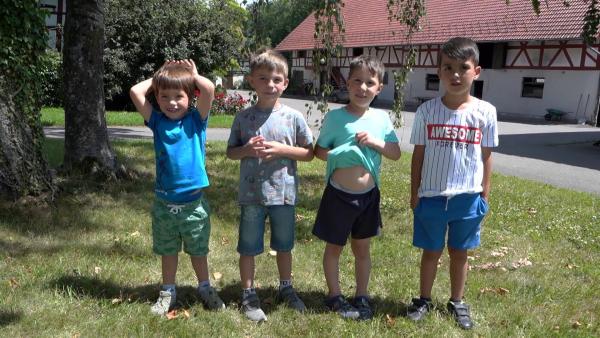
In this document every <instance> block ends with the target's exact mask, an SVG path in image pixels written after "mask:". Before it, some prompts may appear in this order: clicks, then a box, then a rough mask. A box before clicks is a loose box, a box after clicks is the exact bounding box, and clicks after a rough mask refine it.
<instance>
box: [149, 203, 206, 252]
mask: <svg viewBox="0 0 600 338" xmlns="http://www.w3.org/2000/svg"><path fill="white" fill-rule="evenodd" d="M209 212H210V209H209V207H208V202H207V201H206V199H205V198H204V196H202V197H201V198H200V199H198V200H195V201H193V202H189V203H183V204H175V203H170V202H168V201H165V200H163V199H160V198H155V200H154V206H153V207H152V250H153V251H154V253H155V254H157V255H161V256H175V255H177V254H179V251H181V244H182V243H183V251H184V252H185V253H187V254H189V255H190V256H206V255H207V254H208V239H209V237H210V217H209Z"/></svg>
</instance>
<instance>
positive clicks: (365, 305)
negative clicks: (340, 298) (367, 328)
mask: <svg viewBox="0 0 600 338" xmlns="http://www.w3.org/2000/svg"><path fill="white" fill-rule="evenodd" d="M352 305H353V306H354V307H355V308H356V310H358V313H360V317H358V319H360V320H367V319H371V318H373V310H371V305H370V304H369V298H368V297H366V296H358V297H355V298H354V300H353V302H352Z"/></svg>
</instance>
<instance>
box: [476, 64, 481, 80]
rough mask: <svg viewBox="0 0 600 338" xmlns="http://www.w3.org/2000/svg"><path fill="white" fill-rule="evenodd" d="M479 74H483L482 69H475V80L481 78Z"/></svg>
mask: <svg viewBox="0 0 600 338" xmlns="http://www.w3.org/2000/svg"><path fill="white" fill-rule="evenodd" d="M479 74H481V67H480V66H477V67H475V79H477V78H478V77H479Z"/></svg>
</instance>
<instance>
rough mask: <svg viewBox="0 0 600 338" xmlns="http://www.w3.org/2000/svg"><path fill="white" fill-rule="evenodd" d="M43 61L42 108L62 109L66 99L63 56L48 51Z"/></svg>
mask: <svg viewBox="0 0 600 338" xmlns="http://www.w3.org/2000/svg"><path fill="white" fill-rule="evenodd" d="M42 60H43V62H42V68H41V72H40V78H41V83H42V106H46V107H62V106H63V99H64V91H63V71H62V56H61V54H60V53H59V52H57V51H55V50H48V51H47V52H46V54H44V57H43V58H42Z"/></svg>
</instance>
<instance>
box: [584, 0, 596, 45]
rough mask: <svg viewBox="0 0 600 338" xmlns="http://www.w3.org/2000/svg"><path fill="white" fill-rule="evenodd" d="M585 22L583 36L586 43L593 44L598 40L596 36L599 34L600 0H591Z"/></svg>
mask: <svg viewBox="0 0 600 338" xmlns="http://www.w3.org/2000/svg"><path fill="white" fill-rule="evenodd" d="M583 22H584V23H583V33H582V34H581V36H582V38H583V40H584V41H585V42H586V43H588V44H592V43H594V42H595V41H596V37H597V36H598V25H599V24H600V11H599V10H598V0H592V1H590V4H589V6H588V10H587V12H586V13H585V19H584V20H583Z"/></svg>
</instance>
